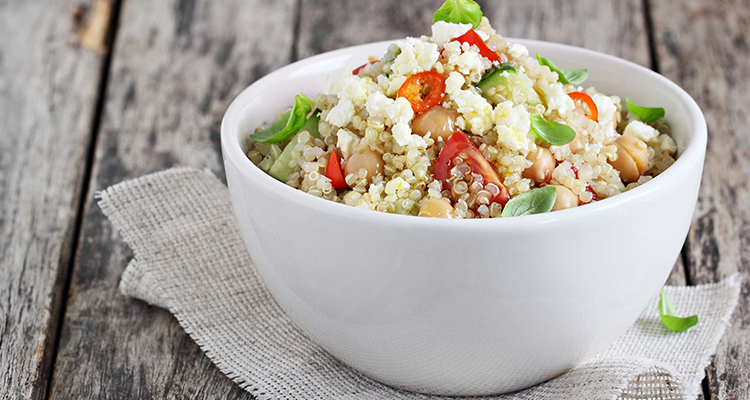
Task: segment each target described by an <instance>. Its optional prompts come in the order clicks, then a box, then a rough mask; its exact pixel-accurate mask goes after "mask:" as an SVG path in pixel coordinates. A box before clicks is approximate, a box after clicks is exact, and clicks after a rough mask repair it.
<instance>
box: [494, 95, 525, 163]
mask: <svg viewBox="0 0 750 400" xmlns="http://www.w3.org/2000/svg"><path fill="white" fill-rule="evenodd" d="M494 114H495V123H496V124H497V126H496V127H495V130H497V143H498V144H500V145H501V146H503V147H506V148H508V149H511V150H514V151H518V152H520V153H521V154H523V155H526V154H528V153H529V150H530V146H531V143H533V138H532V137H531V136H530V133H529V129H530V128H531V120H530V119H529V113H528V111H526V109H525V108H524V107H523V106H522V105H514V104H513V102H512V101H510V100H507V101H504V102H502V103H500V104H498V105H497V107H495V111H494Z"/></svg>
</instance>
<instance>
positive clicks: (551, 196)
mask: <svg viewBox="0 0 750 400" xmlns="http://www.w3.org/2000/svg"><path fill="white" fill-rule="evenodd" d="M556 198H557V189H555V187H554V186H545V187H543V188H536V189H531V190H529V191H528V192H526V193H523V194H519V195H518V196H516V197H514V198H512V199H510V201H509V202H508V203H507V204H505V208H503V212H502V213H501V214H500V216H501V217H517V216H519V215H529V214H541V213H546V212H550V210H552V206H554V205H555V199H556Z"/></svg>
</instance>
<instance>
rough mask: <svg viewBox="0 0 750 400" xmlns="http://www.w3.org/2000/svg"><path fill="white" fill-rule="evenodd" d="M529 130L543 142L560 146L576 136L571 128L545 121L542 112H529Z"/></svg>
mask: <svg viewBox="0 0 750 400" xmlns="http://www.w3.org/2000/svg"><path fill="white" fill-rule="evenodd" d="M531 130H532V131H534V133H535V134H536V135H537V136H539V138H540V139H542V140H544V141H545V142H547V143H549V144H552V145H555V146H562V145H564V144H568V143H570V142H572V141H573V139H575V138H576V131H574V130H573V128H571V127H569V126H567V125H565V124H561V123H558V122H552V121H547V120H546V119H544V117H543V116H542V114H531Z"/></svg>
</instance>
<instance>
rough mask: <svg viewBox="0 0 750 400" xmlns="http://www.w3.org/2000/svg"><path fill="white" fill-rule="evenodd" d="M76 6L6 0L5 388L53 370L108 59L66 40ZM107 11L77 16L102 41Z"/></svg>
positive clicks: (0, 300)
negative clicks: (93, 22) (92, 17)
mask: <svg viewBox="0 0 750 400" xmlns="http://www.w3.org/2000/svg"><path fill="white" fill-rule="evenodd" d="M81 3H82V6H85V5H86V4H87V3H90V2H81ZM75 6H76V2H74V1H59V0H46V1H34V2H27V1H3V2H0V121H2V122H1V123H0V398H35V399H41V398H44V397H45V396H46V390H47V387H48V379H49V375H50V372H51V361H52V359H53V353H54V350H55V349H54V347H55V346H54V345H55V341H56V338H57V334H58V320H59V317H60V310H61V307H62V302H63V301H64V299H63V292H64V290H63V289H64V286H65V282H66V280H67V277H68V271H69V265H70V261H71V253H72V251H73V243H74V237H73V236H74V231H75V227H76V221H77V217H78V213H79V208H80V207H79V204H80V202H81V191H82V188H83V184H84V179H83V178H84V175H85V170H86V160H87V155H88V152H89V146H90V142H91V134H92V123H93V121H94V112H95V108H96V100H97V96H98V92H99V85H100V78H101V70H102V64H103V61H104V56H103V55H102V54H101V53H100V52H99V51H92V50H87V49H85V48H83V47H81V46H78V45H76V44H74V43H71V42H70V40H71V33H70V32H71V27H72V26H71V20H70V15H71V12H72V11H73V9H74V8H75ZM100 9H101V8H100ZM104 11H105V12H104V13H103V14H102V17H101V18H100V19H99V20H98V22H97V23H98V24H99V26H100V27H101V28H103V29H99V30H98V31H96V32H94V31H93V30H88V29H86V26H87V24H88V21H87V20H86V15H85V14H86V13H81V15H80V16H81V21H79V22H80V23H81V24H80V28H81V31H86V32H89V33H88V35H89V38H90V40H91V43H94V42H96V43H97V44H98V45H99V47H98V48H97V50H102V51H106V49H105V48H102V47H101V46H102V45H103V44H105V40H104V39H105V36H106V31H107V29H106V28H107V26H108V24H109V14H108V10H104Z"/></svg>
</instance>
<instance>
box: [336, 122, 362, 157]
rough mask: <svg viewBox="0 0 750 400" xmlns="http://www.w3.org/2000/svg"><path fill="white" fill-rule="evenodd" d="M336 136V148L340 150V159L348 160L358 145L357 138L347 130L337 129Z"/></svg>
mask: <svg viewBox="0 0 750 400" xmlns="http://www.w3.org/2000/svg"><path fill="white" fill-rule="evenodd" d="M336 136H337V137H338V140H337V141H336V147H338V148H339V149H340V150H341V157H344V159H348V158H349V156H351V155H352V154H354V149H356V148H357V144H358V143H359V137H358V136H357V135H355V134H354V133H352V132H351V131H350V130H348V129H339V131H338V133H337V134H336Z"/></svg>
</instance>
